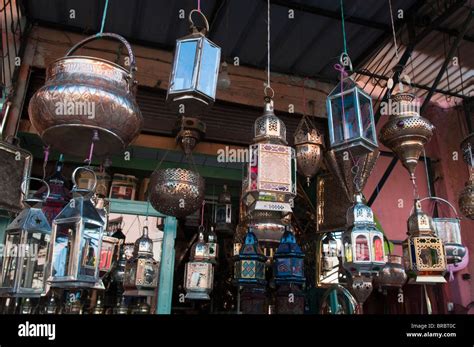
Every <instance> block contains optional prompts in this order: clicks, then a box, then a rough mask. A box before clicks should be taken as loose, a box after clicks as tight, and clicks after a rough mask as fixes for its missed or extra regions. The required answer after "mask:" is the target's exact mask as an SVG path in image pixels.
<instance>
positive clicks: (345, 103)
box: [331, 92, 360, 144]
mask: <svg viewBox="0 0 474 347" xmlns="http://www.w3.org/2000/svg"><path fill="white" fill-rule="evenodd" d="M331 112H332V122H333V131H334V142H333V143H332V144H341V143H343V142H345V141H348V140H351V139H354V138H358V137H360V132H359V125H358V118H357V108H356V103H355V98H354V93H352V92H351V93H347V94H344V95H340V96H338V97H336V98H334V99H331Z"/></svg>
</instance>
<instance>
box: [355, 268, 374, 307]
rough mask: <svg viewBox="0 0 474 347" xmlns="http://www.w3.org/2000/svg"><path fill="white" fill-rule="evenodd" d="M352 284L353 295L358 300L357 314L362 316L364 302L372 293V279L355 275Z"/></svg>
mask: <svg viewBox="0 0 474 347" xmlns="http://www.w3.org/2000/svg"><path fill="white" fill-rule="evenodd" d="M350 282H351V289H352V293H353V294H354V297H355V298H356V300H357V307H356V309H355V313H357V314H362V313H363V305H364V302H365V301H366V300H367V298H368V297H369V296H370V294H371V293H372V289H373V286H372V277H371V276H366V275H355V276H351V277H350Z"/></svg>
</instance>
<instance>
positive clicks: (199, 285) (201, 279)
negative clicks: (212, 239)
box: [184, 230, 214, 300]
mask: <svg viewBox="0 0 474 347" xmlns="http://www.w3.org/2000/svg"><path fill="white" fill-rule="evenodd" d="M213 285H214V268H213V266H212V263H211V261H210V258H209V244H208V243H206V242H205V241H204V233H203V230H200V231H199V235H198V240H197V242H196V243H195V244H194V245H193V247H192V248H191V259H190V261H189V262H188V263H187V264H186V271H185V274H184V289H185V290H186V296H185V297H186V299H191V300H209V299H210V297H209V293H210V292H211V291H212V288H213Z"/></svg>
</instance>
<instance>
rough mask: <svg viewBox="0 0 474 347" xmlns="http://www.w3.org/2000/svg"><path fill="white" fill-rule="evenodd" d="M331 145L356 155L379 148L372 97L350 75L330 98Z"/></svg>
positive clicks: (327, 101) (334, 90) (328, 99)
mask: <svg viewBox="0 0 474 347" xmlns="http://www.w3.org/2000/svg"><path fill="white" fill-rule="evenodd" d="M326 108H327V113H328V120H329V142H330V147H331V148H332V149H334V150H335V151H337V150H342V151H346V150H350V151H351V153H352V154H353V155H359V154H364V153H368V152H372V151H373V150H374V149H376V148H377V138H376V134H375V121H374V111H373V108H372V98H371V97H370V95H368V94H367V93H365V92H364V91H363V90H362V88H360V87H359V86H358V85H357V83H356V82H355V81H354V80H353V79H352V78H350V77H346V78H345V79H343V80H342V81H341V82H340V83H339V84H338V85H337V86H336V88H334V89H333V90H332V92H331V93H329V95H328V97H327V99H326Z"/></svg>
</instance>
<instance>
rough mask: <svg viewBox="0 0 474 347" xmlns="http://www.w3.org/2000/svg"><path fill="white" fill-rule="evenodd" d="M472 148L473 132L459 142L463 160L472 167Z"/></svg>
mask: <svg viewBox="0 0 474 347" xmlns="http://www.w3.org/2000/svg"><path fill="white" fill-rule="evenodd" d="M473 149H474V133H471V134H469V135H468V136H467V137H466V138H465V139H464V140H462V142H461V151H462V153H463V158H464V161H465V162H466V164H467V165H469V167H471V168H474V160H473V159H474V156H473V153H472V151H473Z"/></svg>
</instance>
